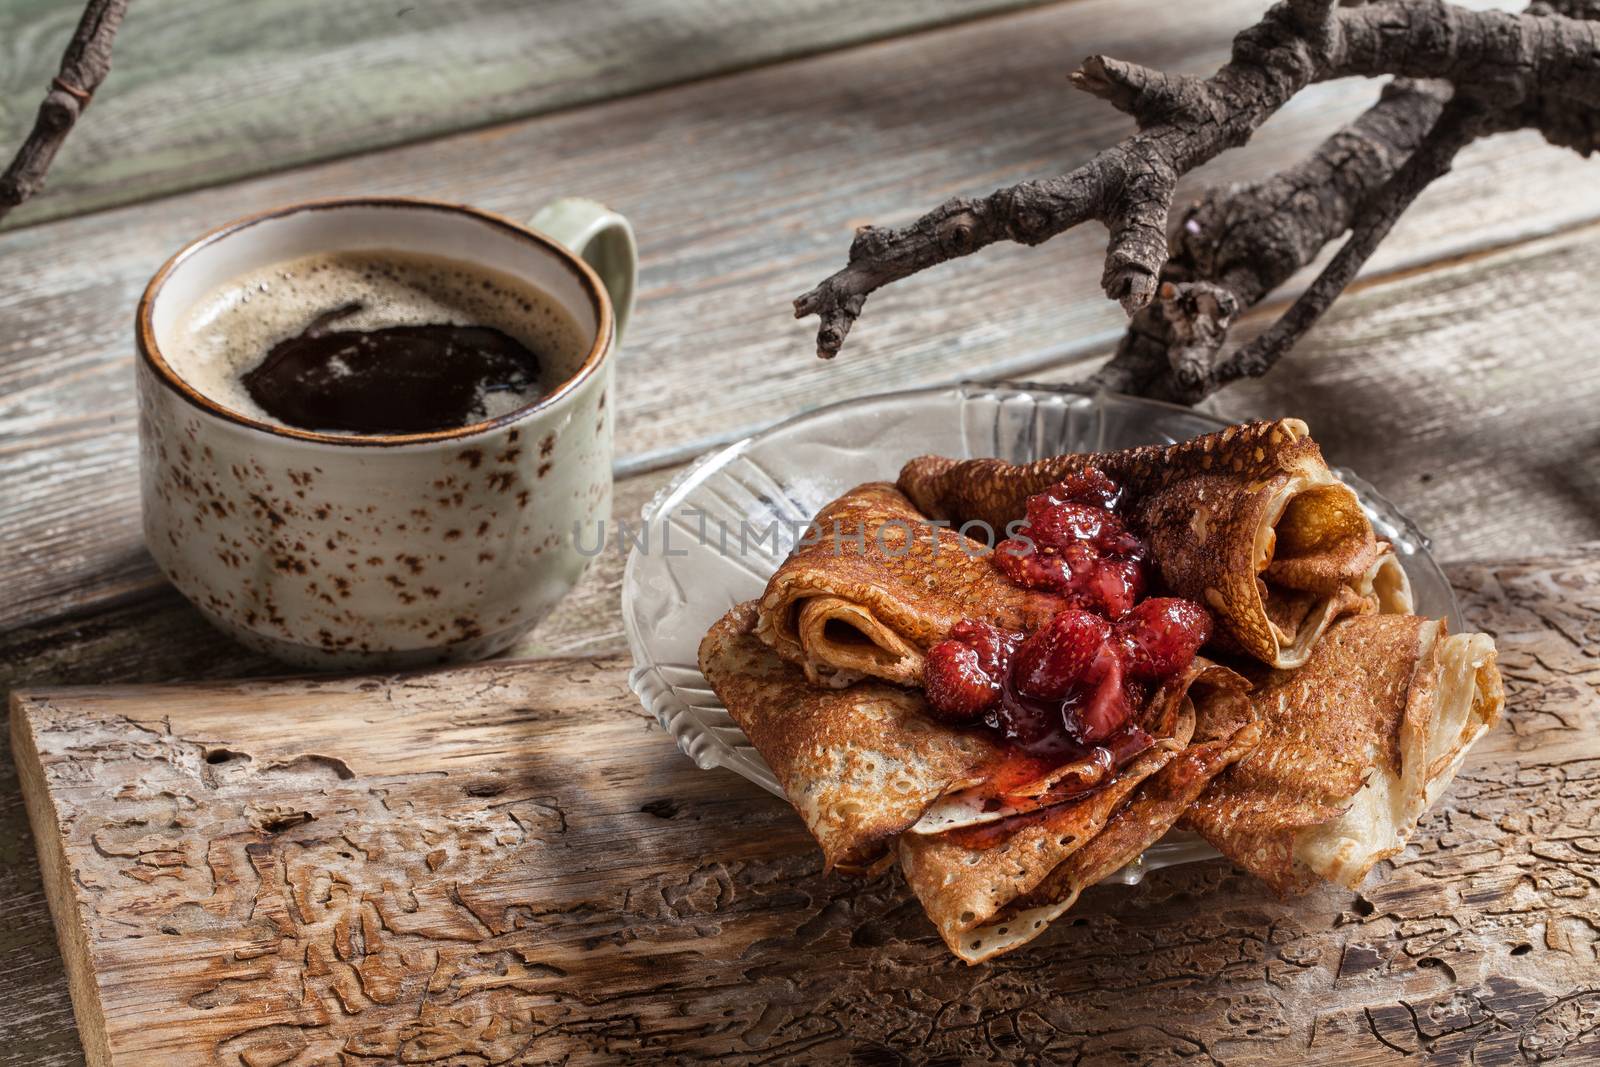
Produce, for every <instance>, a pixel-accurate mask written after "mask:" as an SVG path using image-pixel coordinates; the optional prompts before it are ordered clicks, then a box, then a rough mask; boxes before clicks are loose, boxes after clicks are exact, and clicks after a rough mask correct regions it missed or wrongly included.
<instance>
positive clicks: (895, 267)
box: [795, 0, 1600, 403]
mask: <svg viewBox="0 0 1600 1067" xmlns="http://www.w3.org/2000/svg"><path fill="white" fill-rule="evenodd" d="M1597 11H1600V0H1545V2H1543V3H1540V4H1536V5H1535V6H1534V7H1532V8H1530V9H1529V11H1528V12H1527V13H1525V14H1522V15H1515V14H1510V13H1506V12H1498V11H1487V12H1476V11H1468V10H1464V9H1461V8H1458V7H1455V6H1452V5H1450V4H1448V3H1445V2H1443V0H1388V2H1384V3H1377V4H1372V5H1369V6H1363V7H1351V8H1335V7H1334V5H1333V3H1332V0H1286V2H1284V3H1280V4H1279V5H1278V6H1276V7H1274V8H1273V9H1271V10H1270V11H1269V12H1268V13H1267V14H1266V15H1265V16H1264V17H1263V19H1262V21H1261V22H1260V23H1258V24H1257V25H1255V26H1253V27H1251V28H1249V29H1247V30H1245V31H1244V32H1243V33H1241V34H1239V36H1238V37H1237V38H1235V40H1234V45H1233V52H1232V55H1231V58H1230V59H1229V62H1228V63H1227V64H1226V65H1224V66H1223V67H1222V68H1221V69H1220V70H1218V71H1217V72H1216V73H1215V74H1213V75H1212V76H1211V77H1209V78H1196V77H1188V76H1182V77H1177V76H1171V75H1167V74H1163V73H1160V72H1157V71H1152V70H1148V69H1147V68H1144V67H1139V66H1136V65H1133V64H1128V63H1124V62H1120V61H1117V60H1112V59H1107V58H1105V57H1102V56H1093V57H1090V58H1089V59H1088V60H1086V61H1085V62H1084V65H1083V67H1082V69H1080V70H1079V71H1078V72H1077V73H1075V74H1074V75H1073V83H1074V84H1075V85H1076V86H1078V87H1079V88H1082V89H1084V90H1086V91H1088V92H1091V93H1094V94H1095V95H1097V96H1100V97H1102V98H1104V99H1105V100H1107V101H1108V102H1110V103H1111V104H1112V105H1113V106H1115V107H1117V108H1119V109H1121V110H1123V111H1126V112H1127V113H1129V114H1130V115H1132V116H1133V117H1134V118H1135V120H1136V121H1137V122H1138V125H1139V129H1138V132H1137V133H1135V134H1134V135H1132V136H1131V137H1129V138H1127V139H1126V140H1124V141H1123V142H1121V143H1120V144H1117V145H1114V146H1112V147H1111V148H1109V149H1106V150H1105V151H1103V152H1101V153H1100V154H1099V155H1097V156H1095V157H1094V158H1093V159H1091V160H1090V161H1089V162H1088V163H1086V164H1084V165H1083V166H1081V167H1079V168H1078V169H1076V170H1074V171H1072V172H1070V173H1068V174H1065V175H1063V176H1060V177H1057V178H1051V179H1046V180H1043V181H1032V182H1024V183H1021V184H1019V185H1015V186H1011V187H1009V188H1006V189H1001V190H998V191H996V192H995V193H992V194H990V195H989V196H987V197H984V198H982V199H967V198H957V199H954V200H950V201H948V202H946V203H945V204H942V205H940V206H939V207H938V208H935V209H934V210H933V211H931V212H929V213H928V214H926V215H924V216H922V217H921V218H919V219H917V220H916V221H915V222H913V223H911V224H910V225H909V226H906V227H903V228H899V229H878V228H874V227H866V228H864V229H863V230H861V231H859V232H858V233H857V236H856V239H855V241H854V243H853V244H852V246H851V249H850V258H849V261H848V263H847V265H846V266H845V267H844V268H843V269H842V270H840V271H838V272H837V273H835V274H834V275H833V276H831V277H829V278H827V279H826V280H824V281H823V282H822V283H821V284H820V285H818V286H817V287H816V288H814V289H812V290H811V291H810V292H808V293H806V294H805V295H803V296H801V297H800V298H799V299H798V300H796V301H795V314H796V317H803V316H805V315H809V314H815V315H817V316H819V318H820V319H821V323H820V326H819V329H818V334H817V351H818V355H820V356H823V357H825V358H827V357H831V356H832V355H834V354H836V353H837V352H838V351H839V348H840V346H841V345H842V344H843V343H844V339H845V336H846V335H847V334H848V333H849V330H850V328H851V326H852V325H853V324H854V322H855V320H856V319H857V318H858V317H859V315H860V313H861V310H862V307H863V305H864V304H865V302H866V298H867V297H868V296H869V295H870V294H871V293H872V292H874V291H876V290H877V289H879V288H881V287H882V286H884V285H887V284H889V283H891V282H894V281H897V280H899V279H901V278H904V277H907V276H909V275H910V274H913V273H916V272H918V271H921V270H924V269H926V268H928V267H931V266H934V265H936V264H938V263H942V262H944V261H946V260H949V259H954V258H957V257H959V256H963V255H967V254H970V253H971V252H974V251H976V250H977V249H979V248H982V247H984V246H985V245H988V244H992V243H994V242H996V241H1000V240H1010V241H1017V242H1020V243H1023V244H1037V243H1039V242H1041V241H1044V240H1048V239H1049V238H1050V237H1053V236H1055V235H1056V234H1058V233H1061V232H1063V231H1064V230H1066V229H1069V228H1071V227H1072V226H1075V225H1077V224H1079V223H1080V222H1086V221H1089V220H1097V221H1100V222H1102V223H1104V224H1105V225H1106V226H1107V228H1108V230H1109V231H1110V235H1111V236H1110V245H1109V247H1108V250H1107V255H1106V270H1105V274H1104V277H1103V279H1102V283H1103V287H1104V288H1105V290H1106V293H1107V295H1108V296H1110V297H1112V298H1113V299H1117V300H1120V301H1121V302H1122V304H1123V306H1124V307H1125V308H1126V309H1127V310H1128V311H1129V313H1130V314H1131V315H1132V316H1133V320H1132V322H1131V323H1130V326H1129V332H1128V334H1127V336H1126V337H1125V338H1124V340H1123V342H1122V344H1121V345H1120V346H1119V349H1118V351H1117V354H1116V355H1115V356H1114V357H1113V358H1112V359H1111V360H1110V361H1109V362H1108V363H1107V364H1106V365H1105V366H1104V367H1103V368H1101V370H1100V371H1099V372H1098V373H1097V374H1096V375H1095V376H1094V378H1093V379H1092V380H1093V381H1095V382H1096V383H1098V384H1101V385H1105V386H1107V387H1109V388H1116V389H1121V390H1124V391H1130V392H1139V393H1144V394H1147V395H1156V396H1163V397H1166V398H1169V399H1178V400H1184V401H1187V402H1190V403H1192V402H1194V401H1196V400H1198V399H1200V398H1201V397H1202V396H1204V395H1205V394H1206V393H1208V392H1210V391H1211V390H1213V389H1215V388H1218V387H1219V386H1221V385H1223V384H1226V382H1228V381H1233V380H1236V379H1237V378H1239V377H1242V376H1245V375H1250V374H1259V373H1262V372H1264V371H1265V370H1266V369H1267V368H1268V367H1270V366H1271V365H1272V364H1273V363H1274V362H1275V361H1276V360H1277V358H1278V357H1279V356H1281V355H1282V353H1283V352H1284V351H1286V350H1287V349H1288V348H1289V347H1290V346H1292V345H1293V344H1294V342H1295V341H1296V340H1298V339H1299V337H1300V336H1302V335H1303V334H1304V332H1305V331H1306V329H1308V328H1309V327H1310V325H1311V324H1312V323H1313V322H1315V320H1316V318H1317V317H1318V316H1319V315H1320V314H1321V312H1322V311H1324V310H1325V309H1326V308H1327V306H1328V305H1329V304H1330V303H1331V302H1332V300H1333V299H1334V298H1335V297H1336V296H1337V295H1338V293H1339V292H1340V291H1342V290H1343V288H1344V287H1345V285H1347V284H1348V283H1349V281H1350V279H1351V278H1353V277H1354V275H1355V273H1356V271H1357V270H1358V269H1359V268H1360V266H1361V264H1362V263H1363V262H1364V261H1365V260H1366V258H1367V257H1368V256H1369V255H1370V254H1371V252H1372V250H1373V248H1374V247H1376V245H1377V243H1378V242H1379V241H1380V240H1382V238H1383V236H1384V235H1385V234H1387V233H1388V231H1389V229H1390V227H1391V226H1392V225H1393V223H1394V221H1395V219H1396V218H1397V217H1398V216H1399V215H1400V213H1401V212H1402V211H1404V209H1405V207H1406V206H1408V205H1409V204H1410V203H1411V201H1412V200H1414V199H1415V197H1416V196H1417V194H1418V193H1420V192H1421V190H1422V189H1423V188H1425V187H1426V185H1427V184H1428V183H1429V182H1430V181H1432V180H1433V179H1434V178H1437V177H1438V176H1439V175H1441V174H1443V173H1444V172H1445V171H1447V170H1448V169H1449V166H1450V163H1451V161H1452V160H1453V159H1454V157H1455V155H1456V153H1457V152H1458V151H1459V150H1460V149H1461V148H1462V147H1464V146H1465V145H1466V144H1468V143H1470V142H1471V141H1472V140H1473V139H1475V138H1477V137H1480V136H1483V135H1485V134H1487V133H1491V132H1495V131H1497V130H1506V129H1518V128H1535V129H1539V130H1541V131H1542V132H1543V133H1544V135H1545V137H1546V138H1547V139H1548V140H1550V141H1551V142H1552V143H1553V144H1557V145H1562V146H1566V147H1572V148H1575V149H1577V150H1579V151H1582V152H1584V153H1585V154H1587V153H1588V151H1590V150H1592V149H1593V147H1594V146H1595V143H1596V139H1597V131H1600V122H1597V116H1600V25H1597V24H1596V23H1594V22H1589V21H1585V20H1587V19H1592V18H1594V17H1595V16H1596V13H1597ZM1385 74H1393V75H1397V76H1398V77H1397V78H1396V80H1395V81H1394V82H1392V83H1391V84H1390V85H1389V86H1387V87H1386V88H1385V89H1384V91H1383V94H1382V96H1381V98H1380V100H1379V101H1378V103H1377V104H1375V105H1374V106H1373V107H1372V108H1371V109H1369V110H1368V111H1367V112H1366V113H1365V114H1364V115H1362V116H1361V117H1360V118H1358V119H1357V120H1356V121H1355V122H1353V123H1351V124H1350V125H1348V126H1346V127H1345V128H1344V129H1342V130H1340V131H1339V132H1338V133H1336V134H1334V135H1333V136H1332V137H1330V138H1329V139H1328V140H1327V141H1325V142H1324V143H1323V144H1322V145H1321V146H1320V147H1319V148H1318V149H1317V151H1316V152H1315V153H1313V155H1312V156H1311V157H1310V158H1308V159H1307V160H1305V161H1304V162H1302V163H1301V164H1299V165H1297V166H1296V167H1293V168H1291V169H1289V170H1287V171H1284V172H1283V173H1281V174H1279V175H1277V176H1274V177H1273V178H1270V179H1268V180H1267V181H1264V182H1261V183H1258V184H1255V185H1252V186H1246V187H1243V188H1236V189H1231V190H1226V191H1214V192H1212V193H1211V194H1208V195H1207V196H1206V197H1204V198H1203V199H1202V200H1201V201H1199V202H1198V203H1197V204H1196V205H1194V206H1193V207H1191V208H1190V210H1189V211H1188V212H1187V213H1186V216H1185V217H1184V219H1183V220H1182V222H1181V224H1180V225H1179V226H1178V227H1177V228H1176V229H1175V230H1174V232H1173V234H1172V236H1171V239H1170V242H1169V240H1168V238H1167V237H1166V230H1167V222H1168V216H1169V214H1170V212H1171V208H1172V203H1171V198H1172V191H1173V188H1174V186H1175V185H1176V183H1177V180H1178V178H1179V177H1180V176H1181V175H1183V174H1186V173H1188V172H1189V171H1191V170H1193V169H1195V168H1196V167H1198V166H1200V165H1201V164H1203V163H1205V162H1206V161H1208V160H1210V159H1212V158H1213V157H1215V156H1216V155H1218V154H1220V153H1221V152H1222V151H1224V150H1225V149H1227V148H1230V147H1234V146H1236V145H1239V144H1243V143H1244V142H1245V141H1247V140H1248V139H1249V138H1250V136H1251V135H1252V134H1253V133H1254V131H1255V130H1256V128H1257V127H1259V126H1260V125H1261V124H1262V123H1263V122H1264V121H1266V119H1267V118H1269V117H1270V116H1271V115H1272V114H1273V113H1274V112H1276V111H1277V110H1278V109H1279V108H1280V107H1282V106H1283V104H1284V103H1285V102H1287V101H1288V100H1289V99H1290V98H1291V97H1293V96H1294V94H1295V93H1297V92H1299V91H1300V90H1301V89H1303V88H1305V87H1306V86H1307V85H1309V84H1311V83H1313V82H1317V81H1323V80H1328V79H1331V78H1337V77H1345V76H1351V75H1359V76H1368V77H1374V76H1379V75H1385ZM1352 228H1353V230H1352V234H1351V237H1350V239H1349V240H1348V241H1347V243H1346V245H1345V246H1344V248H1342V249H1341V251H1340V253H1339V254H1338V255H1337V256H1336V257H1335V259H1334V261H1333V262H1332V263H1330V264H1329V266H1328V268H1327V269H1326V270H1325V271H1324V272H1323V275H1322V276H1321V277H1320V278H1318V279H1317V281H1316V282H1314V283H1313V285H1312V287H1311V289H1310V290H1308V291H1307V293H1306V294H1305V295H1304V296H1302V297H1301V298H1300V300H1298V301H1297V302H1296V303H1295V305H1294V306H1293V307H1291V309H1290V310H1289V312H1287V313H1286V315H1285V317H1284V320H1283V321H1282V322H1280V323H1279V324H1278V325H1277V326H1275V327H1273V328H1272V329H1271V330H1269V331H1268V332H1267V334H1265V335H1263V336H1262V337H1261V338H1258V339H1257V341H1256V342H1254V343H1253V344H1251V345H1249V346H1246V347H1245V348H1243V349H1241V350H1240V351H1238V352H1236V353H1233V354H1232V355H1230V356H1228V357H1226V358H1223V357H1221V356H1219V353H1220V350H1221V348H1222V346H1223V343H1224V342H1225V340H1226V337H1227V331H1228V328H1229V326H1230V325H1231V324H1232V321H1233V319H1234V317H1235V316H1236V315H1237V314H1238V313H1239V312H1241V311H1242V310H1243V309H1244V308H1246V307H1248V306H1250V305H1252V304H1254V303H1256V302H1257V301H1258V300H1260V299H1261V298H1262V297H1263V296H1265V295H1266V294H1267V293H1268V292H1270V291H1271V289H1272V288H1274V287H1275V286H1277V285H1279V284H1281V283H1282V282H1283V281H1285V280H1286V279H1287V278H1288V277H1289V276H1290V275H1291V274H1293V273H1294V272H1295V271H1296V270H1298V269H1299V268H1300V267H1302V266H1304V265H1305V264H1306V263H1308V262H1310V261H1311V260H1312V259H1313V258H1315V256H1316V254H1317V252H1318V251H1319V250H1320V249H1321V248H1322V247H1323V246H1324V245H1325V244H1327V243H1328V242H1329V241H1331V240H1333V239H1334V238H1336V237H1337V236H1338V235H1339V234H1341V233H1343V232H1345V231H1346V230H1347V229H1352Z"/></svg>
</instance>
